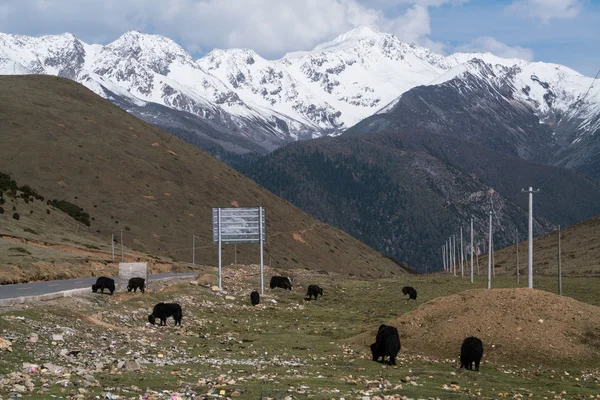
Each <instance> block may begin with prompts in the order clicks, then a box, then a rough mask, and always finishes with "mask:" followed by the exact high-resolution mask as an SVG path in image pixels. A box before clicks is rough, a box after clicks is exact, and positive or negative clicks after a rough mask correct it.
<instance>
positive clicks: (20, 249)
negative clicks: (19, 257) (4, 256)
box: [8, 247, 31, 254]
mask: <svg viewBox="0 0 600 400" xmlns="http://www.w3.org/2000/svg"><path fill="white" fill-rule="evenodd" d="M8 250H12V251H18V252H19V253H23V254H31V253H30V252H28V251H27V250H26V249H24V248H22V247H11V248H9V249H8Z"/></svg>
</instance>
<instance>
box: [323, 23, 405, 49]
mask: <svg viewBox="0 0 600 400" xmlns="http://www.w3.org/2000/svg"><path fill="white" fill-rule="evenodd" d="M388 36H393V35H391V34H388V33H382V32H379V31H378V30H377V29H375V28H373V27H370V26H365V25H361V26H358V27H356V28H354V29H352V30H350V31H348V32H346V33H343V34H341V35H339V36H338V37H336V38H335V39H333V40H332V41H329V42H325V43H321V44H319V45H317V46H315V48H314V49H313V50H312V52H313V53H316V52H326V51H331V50H336V49H343V48H349V47H355V46H356V45H357V44H358V43H359V42H361V41H363V40H369V39H371V40H379V39H381V38H384V37H388Z"/></svg>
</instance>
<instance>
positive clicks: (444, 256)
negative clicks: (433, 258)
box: [442, 245, 446, 272]
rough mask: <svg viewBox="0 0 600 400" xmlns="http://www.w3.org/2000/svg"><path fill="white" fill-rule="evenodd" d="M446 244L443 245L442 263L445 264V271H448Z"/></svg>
mask: <svg viewBox="0 0 600 400" xmlns="http://www.w3.org/2000/svg"><path fill="white" fill-rule="evenodd" d="M444 246H445V245H442V265H443V266H444V272H446V249H445V248H444Z"/></svg>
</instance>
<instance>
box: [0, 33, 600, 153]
mask: <svg viewBox="0 0 600 400" xmlns="http://www.w3.org/2000/svg"><path fill="white" fill-rule="evenodd" d="M0 74H50V75H58V76H63V77H66V78H69V79H73V80H76V81H78V82H80V83H82V84H84V85H85V86H87V87H88V88H89V89H91V90H93V91H94V92H95V93H97V94H99V95H101V96H103V97H105V98H107V99H109V100H111V101H113V102H115V103H117V104H119V105H120V106H121V107H123V108H125V109H127V110H128V111H130V112H132V113H134V114H136V115H138V116H140V117H142V118H144V119H146V120H148V121H150V122H152V123H155V124H157V125H160V126H162V127H166V128H169V127H172V128H174V129H175V128H176V129H179V130H181V129H183V130H187V131H194V130H195V129H196V128H195V126H196V125H197V124H196V122H198V121H199V119H201V120H202V121H206V122H207V123H210V124H212V125H213V126H215V127H221V128H225V129H226V130H227V132H229V133H231V134H232V135H234V136H237V137H240V138H244V139H250V140H251V141H253V142H256V143H258V144H259V145H260V146H261V147H262V148H263V149H264V150H265V151H269V150H272V149H274V148H276V147H278V146H281V145H282V144H284V143H286V142H288V141H293V140H298V139H305V138H313V137H319V136H322V135H338V134H340V133H341V132H343V131H344V130H345V129H347V128H349V127H351V126H353V125H354V124H356V123H358V122H359V121H361V120H363V119H364V118H366V117H368V116H370V115H373V114H375V113H376V112H378V111H379V110H382V109H383V111H385V110H389V108H390V107H391V106H393V105H394V104H395V103H396V102H397V100H394V99H397V98H398V96H401V95H402V94H404V93H406V92H407V91H409V90H411V89H413V88H415V87H419V86H423V85H430V86H431V85H437V86H439V85H443V84H445V83H447V82H449V81H456V80H461V79H466V78H465V77H468V76H477V77H480V78H481V79H484V80H486V81H487V82H489V83H490V84H491V85H492V86H493V87H494V88H495V89H494V90H497V92H498V93H500V94H502V95H506V94H507V93H509V92H510V94H509V98H510V101H512V102H515V104H517V103H518V104H519V105H520V106H522V107H524V108H527V109H528V110H530V112H531V113H533V114H534V115H535V116H536V118H538V119H539V121H540V123H542V124H547V125H549V126H551V127H552V129H556V130H557V131H558V130H561V129H562V131H564V133H561V134H560V135H559V136H560V138H559V139H560V140H561V141H564V142H565V143H566V144H568V143H573V142H575V141H577V140H579V141H581V140H582V137H583V136H585V135H590V134H591V133H593V132H595V131H596V130H597V129H598V127H599V126H600V117H598V115H599V114H600V84H597V85H596V86H595V87H593V88H592V90H590V91H589V93H587V94H586V92H587V89H588V88H589V87H590V85H591V83H592V78H589V77H585V76H582V75H581V74H579V73H577V72H575V71H573V70H571V69H569V68H566V67H563V66H560V65H553V64H545V63H530V62H525V61H523V60H517V59H503V58H499V57H496V56H493V55H491V54H476V53H471V54H464V53H459V54H453V55H450V56H447V57H445V56H442V55H439V54H436V53H433V52H431V51H430V50H428V49H426V48H423V47H420V46H416V45H414V44H407V43H403V42H402V41H400V40H399V39H398V38H397V37H395V36H394V35H391V34H387V33H382V32H378V31H377V30H375V29H373V28H369V27H364V26H362V27H358V28H355V29H353V30H352V31H350V32H347V33H345V34H343V35H340V36H338V37H337V38H335V39H333V40H332V41H330V42H326V43H323V44H320V45H318V46H316V47H315V48H314V49H313V50H311V51H302V52H294V53H289V54H286V55H285V56H284V57H282V58H281V59H279V60H266V59H264V58H262V57H261V56H259V55H258V54H256V53H255V52H254V51H252V50H248V49H229V50H219V49H217V50H213V51H211V52H210V53H208V54H207V55H206V56H204V57H202V58H201V59H199V60H194V59H193V58H192V56H191V55H190V54H189V53H188V52H186V51H185V50H184V49H183V48H182V47H181V46H179V45H178V44H177V43H175V42H174V41H172V40H171V39H168V38H165V37H163V36H158V35H148V34H142V33H139V32H127V33H125V34H124V35H123V36H121V37H120V38H118V39H117V40H116V41H114V42H112V43H110V44H108V45H105V46H102V45H97V44H87V43H84V42H82V41H81V40H79V39H77V38H76V37H75V36H73V35H72V34H63V35H55V36H41V37H28V36H20V35H7V34H0ZM461 90H464V91H465V95H468V91H469V87H468V85H467V86H464V87H463V88H462V89H461ZM578 99H579V101H578ZM386 105H389V106H387V107H386ZM156 110H160V112H157V111H156ZM168 110H172V111H173V112H172V113H170V112H169V111H168ZM415 111H417V110H415ZM190 120H194V121H196V122H194V124H190V122H189V121H190ZM192 125H193V126H194V127H193V126H192ZM559 139H557V140H559ZM216 142H218V140H216V139H215V143H216ZM236 151H237V150H236Z"/></svg>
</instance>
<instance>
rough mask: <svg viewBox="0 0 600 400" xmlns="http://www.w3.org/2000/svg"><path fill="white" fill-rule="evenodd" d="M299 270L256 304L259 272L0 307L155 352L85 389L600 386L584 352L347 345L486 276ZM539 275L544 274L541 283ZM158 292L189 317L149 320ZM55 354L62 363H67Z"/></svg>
mask: <svg viewBox="0 0 600 400" xmlns="http://www.w3.org/2000/svg"><path fill="white" fill-rule="evenodd" d="M228 274H229V273H226V274H225V275H228ZM302 274H304V275H301V274H298V275H297V276H296V278H295V281H296V282H297V286H296V287H295V288H294V291H292V292H290V291H285V290H280V289H275V290H269V289H267V290H266V293H265V295H264V296H263V297H262V298H261V300H262V301H261V305H260V306H257V307H252V306H250V305H249V299H248V298H247V293H248V291H249V288H250V287H253V286H254V285H255V284H256V277H248V278H246V281H245V282H244V286H239V284H237V283H236V281H235V280H232V279H227V278H226V279H225V281H224V282H225V284H226V285H229V286H230V290H231V294H233V295H234V296H235V300H226V299H225V298H224V296H222V295H217V294H215V293H213V292H212V291H210V290H209V289H207V288H202V287H196V286H191V285H189V284H188V283H187V282H183V283H178V284H174V285H170V286H168V287H165V288H164V289H163V290H160V291H155V290H149V291H148V292H146V293H145V294H144V295H141V294H139V293H136V294H134V293H126V292H125V293H117V294H115V296H112V297H111V296H92V295H91V294H90V296H89V297H88V298H89V299H90V301H87V302H86V300H84V299H79V300H78V301H77V302H76V303H75V305H74V303H73V299H68V300H67V299H65V300H64V301H57V302H55V303H54V305H44V306H43V307H41V308H30V309H27V310H23V311H17V312H13V313H10V314H11V315H7V314H0V331H4V330H5V331H7V332H16V333H15V334H18V335H22V337H27V334H28V332H29V331H32V330H35V329H34V328H33V327H34V326H36V324H43V325H44V326H72V327H73V328H74V329H75V330H76V332H75V334H74V335H73V336H72V340H74V341H75V340H77V341H80V342H81V343H85V346H86V347H85V348H86V349H89V350H94V349H96V350H97V349H105V348H106V346H107V343H110V342H111V340H114V341H115V345H114V347H113V350H112V352H114V353H111V355H110V356H109V357H108V358H109V360H114V359H129V358H131V357H132V356H131V354H127V352H128V351H129V350H133V352H134V353H136V352H138V351H143V355H142V357H143V358H144V359H145V360H148V362H144V363H142V364H141V365H142V372H141V373H132V372H125V371H124V372H121V373H118V374H112V373H110V368H112V367H114V365H113V364H110V365H108V366H107V368H106V369H104V370H103V371H102V372H96V373H93V375H94V377H95V378H96V379H98V381H99V382H100V385H101V387H99V388H89V390H90V397H92V396H96V395H101V394H102V392H106V391H107V390H108V388H114V390H112V389H111V391H112V392H113V393H115V394H120V395H123V396H124V397H127V398H129V397H132V396H133V394H132V393H129V394H127V393H126V392H122V391H121V389H129V388H130V387H131V386H132V385H135V386H138V387H140V388H142V390H146V389H147V388H148V389H151V390H155V391H162V390H170V391H179V392H180V393H181V392H184V391H189V390H194V391H195V392H196V393H198V394H205V393H207V392H208V391H209V390H210V388H211V387H214V388H215V389H214V393H215V394H219V392H220V390H224V391H225V396H228V397H232V394H233V393H234V392H236V391H237V392H239V394H240V398H249V399H258V398H261V396H262V397H263V398H264V397H270V398H284V397H285V396H288V395H290V396H292V397H293V398H314V399H331V398H334V399H339V398H341V397H344V398H347V399H355V398H362V397H363V396H367V395H368V396H371V397H373V396H375V395H377V396H380V397H382V396H383V395H394V396H406V397H409V398H428V397H433V398H436V397H437V398H442V399H476V398H478V399H489V398H499V397H501V396H500V395H499V394H500V393H502V397H504V393H509V394H510V396H509V397H510V398H513V397H514V396H517V397H518V395H521V396H522V397H524V398H525V397H528V396H529V394H530V393H531V394H532V397H533V398H535V399H538V398H543V397H547V398H554V397H555V395H558V394H559V393H561V391H563V390H565V391H566V392H567V393H568V395H565V396H563V397H562V398H577V397H578V395H581V396H586V397H589V396H590V395H596V394H597V393H598V388H599V387H600V386H598V384H600V381H598V380H594V379H598V378H591V379H583V377H584V376H586V375H585V374H586V371H585V370H584V368H585V366H582V365H580V364H579V361H578V360H573V362H572V363H571V364H568V365H562V366H561V367H560V369H554V368H552V367H547V366H538V365H535V366H533V365H531V364H530V363H527V362H523V363H521V364H515V365H512V364H511V365H500V364H495V363H490V362H487V361H486V359H485V354H484V362H483V363H482V366H481V370H480V372H474V371H463V370H457V369H456V363H455V361H454V360H450V359H448V360H446V359H436V358H434V357H430V356H429V357H428V356H424V355H420V354H416V353H415V352H414V351H412V350H411V349H406V348H403V349H402V350H401V352H400V354H399V357H398V365H396V366H385V365H382V364H379V363H375V362H373V361H371V360H370V352H369V349H368V348H367V347H366V346H365V347H364V348H363V347H359V346H346V345H345V344H344V343H345V342H346V340H347V339H349V338H352V337H354V336H355V335H357V334H359V333H362V332H373V331H374V330H375V329H376V327H377V326H378V325H379V324H380V323H385V322H388V321H389V320H390V319H393V318H395V317H397V316H399V315H401V314H403V313H407V312H409V311H410V310H412V309H414V308H415V307H419V306H420V305H422V304H423V303H424V302H426V301H428V300H431V299H434V298H436V297H438V296H443V295H446V294H451V293H456V292H460V291H463V290H465V289H466V288H471V287H473V286H477V287H483V286H484V285H485V284H486V280H485V279H482V278H483V277H479V279H476V282H475V283H474V284H471V283H469V282H468V281H467V280H466V279H460V278H454V277H448V276H440V275H436V276H428V277H422V276H414V275H411V276H408V277H403V278H400V279H379V280H355V279H348V278H340V277H339V276H335V277H332V276H323V275H321V274H317V273H311V272H310V271H308V272H303V273H302ZM541 281H542V279H539V280H538V284H541ZM567 281H568V282H569V286H570V287H571V288H572V289H573V292H574V293H579V292H580V291H581V290H582V289H583V287H581V286H579V284H578V282H579V281H578V280H567ZM309 282H310V283H320V284H321V286H322V287H324V289H325V294H324V296H323V297H320V298H319V300H318V301H306V300H304V293H305V291H304V288H305V287H306V286H307V285H308V283H309ZM494 283H495V285H500V284H501V283H502V284H505V285H508V284H510V283H511V282H509V281H502V280H501V279H497V280H495V281H494ZM596 283H597V282H596ZM403 285H410V286H413V287H416V288H418V289H419V300H418V301H416V302H415V301H405V300H403V298H402V294H401V292H400V288H401V287H402V286H403ZM270 299H275V300H276V301H277V302H276V303H274V302H271V301H270ZM160 301H165V302H179V303H180V304H182V307H183V321H182V325H183V327H182V328H175V327H173V326H172V324H173V322H172V321H171V320H169V326H168V327H162V328H158V327H154V328H147V327H145V318H146V315H147V314H148V313H149V312H150V310H151V309H152V307H153V305H154V304H156V303H157V302H160ZM76 311H77V312H82V313H85V314H87V315H94V314H97V313H100V312H103V313H104V314H103V315H104V318H103V319H102V320H103V321H104V322H107V323H111V324H115V325H118V326H119V327H121V328H126V329H130V331H129V332H128V333H127V334H121V333H118V332H114V331H110V330H108V329H107V328H105V327H103V326H96V325H91V324H89V323H88V322H85V321H83V320H81V321H80V322H79V323H77V324H75V325H73V323H72V322H73V321H74V320H77V319H78V318H79V317H77V316H76V315H74V312H76ZM12 315H14V316H23V317H25V318H26V321H19V320H15V319H11V318H10V317H11V316H12ZM132 315H136V318H135V320H132V319H131V318H132ZM40 339H41V341H44V342H43V343H40V344H38V345H37V346H32V350H31V351H29V352H26V351H24V346H25V345H26V343H25V341H16V342H15V344H14V345H13V348H14V351H13V353H12V354H11V355H10V359H9V360H7V361H6V362H4V360H2V361H0V374H3V373H4V374H6V373H9V372H12V371H14V370H15V369H16V368H18V367H19V366H20V365H21V362H23V361H29V360H31V359H39V358H42V357H48V355H45V356H44V354H46V353H47V347H48V346H51V345H50V344H49V343H46V342H47V341H48V340H49V339H48V338H40ZM590 339H591V340H597V337H596V333H591V334H590ZM138 341H144V342H143V343H152V345H151V346H149V345H147V344H143V345H141V346H139V348H138V349H132V346H136V345H137V343H138ZM159 353H162V354H164V357H165V358H164V360H166V361H169V360H177V359H179V361H176V362H174V364H173V365H168V364H167V365H160V359H159V358H158V357H157V355H158V354H159ZM182 355H184V356H183V357H182ZM52 357H56V356H54V355H52ZM178 357H180V358H178ZM58 361H59V360H56V361H54V363H56V364H60V363H59V362H58ZM60 361H61V362H63V363H64V362H66V361H65V360H64V359H61V360H60ZM565 371H566V372H567V373H568V375H567V374H565ZM221 376H224V377H226V378H227V379H226V380H227V383H226V384H221V385H219V383H218V382H219V379H220V377H221ZM407 377H408V379H406V378H407ZM575 378H577V379H578V380H576V379H575ZM413 382H414V383H413ZM452 385H454V386H452ZM185 388H188V389H185ZM444 388H448V389H453V390H446V389H444ZM62 389H64V388H62V387H60V386H58V385H50V387H49V390H50V391H49V392H48V393H47V394H46V395H48V394H56V395H59V396H60V395H63V396H64V395H65V394H64V393H63V392H61V390H62ZM72 389H73V387H72V386H69V387H67V388H66V390H67V393H68V392H69V391H70V390H72ZM75 390H76V388H75ZM552 392H554V394H553V393H552ZM28 396H29V394H28ZM35 396H36V395H34V394H32V395H31V396H30V397H28V398H40V399H41V398H48V397H35ZM569 396H570V397H569ZM135 397H136V398H137V397H138V396H137V395H135Z"/></svg>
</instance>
